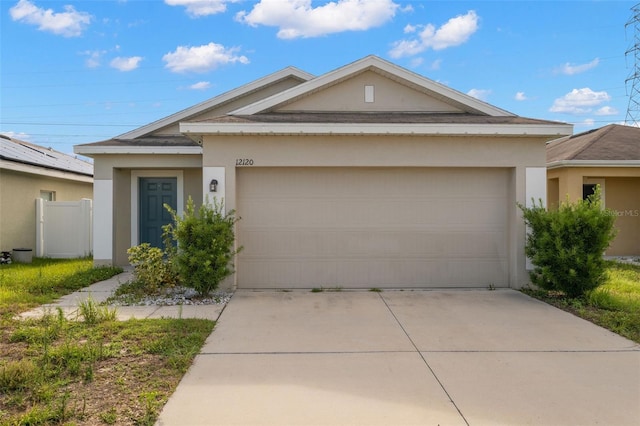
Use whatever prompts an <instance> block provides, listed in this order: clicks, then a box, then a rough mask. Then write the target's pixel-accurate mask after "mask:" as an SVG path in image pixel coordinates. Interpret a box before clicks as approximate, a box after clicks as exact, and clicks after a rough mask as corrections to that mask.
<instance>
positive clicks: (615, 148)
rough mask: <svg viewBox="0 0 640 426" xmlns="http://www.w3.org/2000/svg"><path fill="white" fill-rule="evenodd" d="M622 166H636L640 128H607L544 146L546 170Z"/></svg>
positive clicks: (639, 148)
mask: <svg viewBox="0 0 640 426" xmlns="http://www.w3.org/2000/svg"><path fill="white" fill-rule="evenodd" d="M625 162H636V163H638V162H640V128H637V127H631V126H623V125H620V124H609V125H607V126H604V127H601V128H599V129H594V130H589V131H587V132H584V133H579V134H576V135H573V136H569V137H564V138H561V139H556V140H554V141H551V142H549V143H548V144H547V165H548V166H549V167H561V166H563V165H569V164H573V165H600V166H602V165H607V164H612V165H616V164H617V165H620V164H624V163H625ZM638 164H640V163H638Z"/></svg>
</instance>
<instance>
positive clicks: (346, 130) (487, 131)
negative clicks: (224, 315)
mask: <svg viewBox="0 0 640 426" xmlns="http://www.w3.org/2000/svg"><path fill="white" fill-rule="evenodd" d="M572 130H573V126H572V125H570V124H562V123H557V124H555V123H554V124H459V123H411V124H406V123H180V132H181V133H183V134H184V135H186V136H189V137H193V136H195V135H211V134H215V135H247V134H256V135H264V134H267V135H268V134H283V135H286V134H292V135H293V134H315V135H408V136H411V135H416V136H419V135H450V136H493V135H495V136H545V137H559V136H564V135H568V134H571V132H572Z"/></svg>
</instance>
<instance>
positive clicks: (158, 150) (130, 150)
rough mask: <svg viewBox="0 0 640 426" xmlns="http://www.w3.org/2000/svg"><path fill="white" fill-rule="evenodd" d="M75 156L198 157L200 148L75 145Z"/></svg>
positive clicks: (200, 151) (200, 152)
mask: <svg viewBox="0 0 640 426" xmlns="http://www.w3.org/2000/svg"><path fill="white" fill-rule="evenodd" d="M73 152H74V153H76V154H81V155H86V156H88V157H91V156H93V155H100V154H163V155H200V154H202V147H201V146H179V147H175V146H104V145H102V146H95V145H76V146H74V147H73Z"/></svg>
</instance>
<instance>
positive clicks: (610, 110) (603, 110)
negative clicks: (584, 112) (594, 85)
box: [595, 105, 618, 115]
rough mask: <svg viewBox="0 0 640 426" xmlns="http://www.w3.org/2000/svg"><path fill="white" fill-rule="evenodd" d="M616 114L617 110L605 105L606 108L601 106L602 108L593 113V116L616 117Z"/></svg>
mask: <svg viewBox="0 0 640 426" xmlns="http://www.w3.org/2000/svg"><path fill="white" fill-rule="evenodd" d="M617 113H618V110H617V109H615V108H614V107H611V106H608V105H607V106H603V107H602V108H599V109H598V110H597V111H596V112H595V115H616V114H617Z"/></svg>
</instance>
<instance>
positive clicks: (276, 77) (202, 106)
mask: <svg viewBox="0 0 640 426" xmlns="http://www.w3.org/2000/svg"><path fill="white" fill-rule="evenodd" d="M289 76H293V77H297V78H299V79H301V80H304V81H308V80H311V79H312V78H314V76H313V75H312V74H309V73H307V72H305V71H302V70H300V69H298V68H295V67H287V68H284V69H282V70H280V71H276V72H275V73H272V74H269V75H267V76H265V77H262V78H259V79H257V80H254V81H252V82H250V83H247V84H245V85H244V86H240V87H238V88H236V89H232V90H230V91H228V92H225V93H223V94H221V95H218V96H216V97H214V98H211V99H208V100H206V101H204V102H201V103H199V104H196V105H194V106H192V107H189V108H187V109H184V110H182V111H179V112H177V113H175V114H172V115H170V116H168V117H165V118H162V119H160V120H157V121H154V122H153V123H150V124H147V125H145V126H142V127H138V128H137V129H135V130H132V131H130V132H127V133H124V134H122V135H119V136H117V137H116V138H117V139H135V138H139V137H141V136H145V135H148V134H149V133H151V132H153V131H155V130H158V129H161V128H163V127H166V126H169V125H171V124H173V123H177V122H179V121H181V120H184V119H186V118H189V117H192V116H194V115H197V114H199V113H201V112H204V111H206V110H208V109H211V108H214V107H216V106H217V105H221V104H224V103H226V102H229V101H231V100H233V99H235V98H237V97H240V96H243V95H245V94H247V93H251V92H253V91H255V90H258V89H260V88H262V87H265V86H268V85H270V84H273V83H275V82H277V81H280V80H282V79H284V78H287V77H289Z"/></svg>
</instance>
